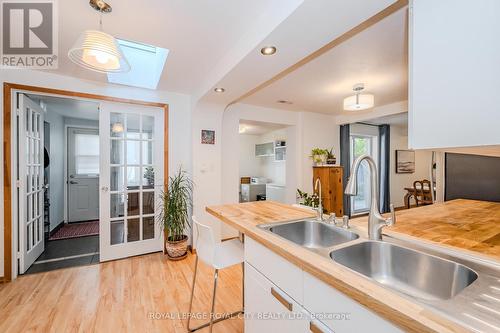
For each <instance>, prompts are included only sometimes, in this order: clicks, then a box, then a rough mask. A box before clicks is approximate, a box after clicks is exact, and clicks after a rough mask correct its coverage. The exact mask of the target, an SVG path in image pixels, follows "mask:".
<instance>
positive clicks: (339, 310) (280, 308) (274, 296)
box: [245, 237, 402, 333]
mask: <svg viewBox="0 0 500 333" xmlns="http://www.w3.org/2000/svg"><path fill="white" fill-rule="evenodd" d="M245 315H246V318H245V332H246V333H260V332H272V333H279V332H314V333H317V332H322V333H328V332H335V333H351V332H373V333H401V332H402V331H401V330H400V329H399V328H397V327H396V326H394V325H393V324H391V323H390V322H388V321H386V320H385V319H383V318H381V317H379V316H377V315H376V314H375V313H373V312H372V311H370V310H369V309H368V308H366V307H364V306H362V305H361V304H359V303H357V302H356V301H354V300H352V299H350V298H349V297H347V296H346V295H344V294H342V293H340V292H339V291H337V290H336V289H335V288H333V287H331V286H329V285H327V284H326V283H324V282H322V281H321V280H319V279H317V278H316V277H314V276H312V275H310V274H309V273H307V272H304V271H303V270H301V269H300V268H299V267H297V266H295V265H293V264H292V263H290V262H289V261H287V260H286V259H284V258H282V257H281V256H279V255H277V254H275V253H274V252H273V251H271V250H269V249H267V248H266V247H265V246H263V245H261V244H259V243H258V242H256V241H255V240H253V239H252V238H250V237H245ZM264 316H267V317H264ZM272 316H274V317H272ZM280 316H281V317H280Z"/></svg>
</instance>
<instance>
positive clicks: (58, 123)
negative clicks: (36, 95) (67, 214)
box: [45, 109, 65, 231]
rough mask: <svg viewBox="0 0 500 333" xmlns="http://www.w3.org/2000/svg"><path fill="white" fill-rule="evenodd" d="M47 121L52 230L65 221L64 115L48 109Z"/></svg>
mask: <svg viewBox="0 0 500 333" xmlns="http://www.w3.org/2000/svg"><path fill="white" fill-rule="evenodd" d="M45 121H47V122H48V123H49V125H50V154H49V155H50V181H49V194H50V196H49V200H50V209H49V216H50V230H51V231H52V230H53V229H54V228H55V227H56V226H57V225H58V224H59V223H61V222H63V221H64V178H63V177H62V175H63V174H64V138H65V134H64V117H63V116H61V115H60V114H57V113H55V112H51V110H50V109H47V113H46V114H45Z"/></svg>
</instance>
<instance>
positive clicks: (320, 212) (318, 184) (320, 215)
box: [314, 178, 323, 221]
mask: <svg viewBox="0 0 500 333" xmlns="http://www.w3.org/2000/svg"><path fill="white" fill-rule="evenodd" d="M318 188H319V190H318ZM314 191H318V194H319V204H318V215H317V218H316V219H317V220H318V221H323V198H322V194H321V192H322V191H321V180H320V179H319V178H316V181H315V182H314Z"/></svg>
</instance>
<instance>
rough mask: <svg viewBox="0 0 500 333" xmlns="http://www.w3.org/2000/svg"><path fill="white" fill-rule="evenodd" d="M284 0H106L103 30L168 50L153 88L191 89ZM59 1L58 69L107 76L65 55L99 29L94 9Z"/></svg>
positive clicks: (80, 0) (82, 0)
mask: <svg viewBox="0 0 500 333" xmlns="http://www.w3.org/2000/svg"><path fill="white" fill-rule="evenodd" d="M283 1H289V0H273V1H269V0H252V1H248V0H230V1H228V0H149V1H137V0H120V1H117V0H109V1H108V3H109V4H110V5H111V6H112V7H113V11H112V13H110V14H105V15H103V30H104V31H105V32H107V33H110V34H112V35H114V36H116V37H118V38H122V39H128V40H132V41H138V42H142V43H146V44H151V45H155V46H159V47H163V48H166V49H169V50H170V54H169V56H168V59H167V62H166V65H165V69H164V72H163V75H162V78H161V80H160V84H159V86H158V89H160V90H168V91H175V92H182V93H193V91H194V90H195V89H196V88H197V87H198V85H199V84H200V82H202V81H203V80H204V78H205V76H206V75H207V74H208V72H209V71H210V70H211V69H212V68H213V67H214V66H215V65H216V64H217V62H218V61H219V60H220V59H221V58H222V57H223V56H224V55H225V53H226V52H228V50H229V49H230V48H231V47H232V46H233V45H234V44H235V43H237V42H238V41H239V39H241V38H242V36H243V35H244V34H245V33H246V32H247V31H248V30H249V29H251V28H252V27H253V25H254V24H255V22H257V18H259V17H260V16H261V15H263V13H266V12H267V11H268V10H269V8H270V7H271V6H272V5H276V4H279V3H282V2H283ZM58 4H59V8H58V9H59V18H60V20H59V69H58V70H56V72H58V73H60V74H65V75H70V76H75V77H79V78H83V79H89V80H95V81H101V82H106V81H107V79H106V75H104V74H99V73H94V72H91V71H88V70H85V69H81V68H79V67H78V66H76V65H74V64H73V63H72V62H70V60H69V59H68V57H67V52H68V50H69V48H70V47H71V46H72V45H73V43H74V42H75V40H76V39H77V38H78V36H79V34H80V33H81V32H82V31H84V30H86V29H98V20H99V13H98V12H96V11H95V10H94V9H92V8H91V7H90V6H89V4H88V0H64V1H58Z"/></svg>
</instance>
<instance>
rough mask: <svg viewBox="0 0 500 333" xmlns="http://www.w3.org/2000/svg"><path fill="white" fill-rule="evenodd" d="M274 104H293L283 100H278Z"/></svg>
mask: <svg viewBox="0 0 500 333" xmlns="http://www.w3.org/2000/svg"><path fill="white" fill-rule="evenodd" d="M276 103H280V104H293V102H291V101H286V100H284V99H281V100H279V101H276Z"/></svg>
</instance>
